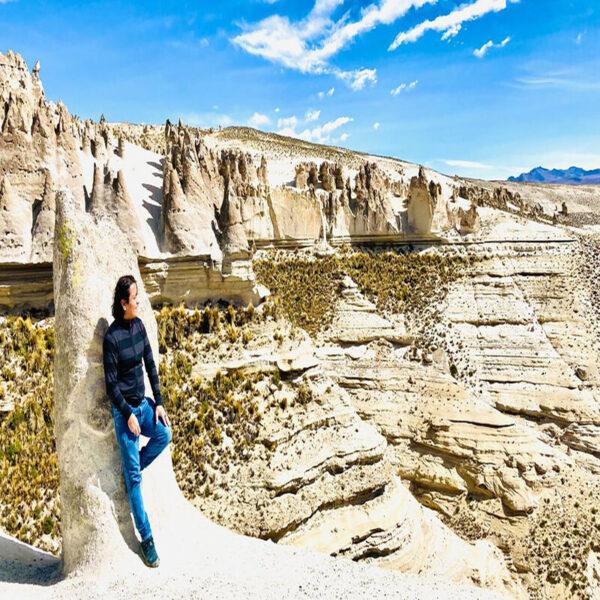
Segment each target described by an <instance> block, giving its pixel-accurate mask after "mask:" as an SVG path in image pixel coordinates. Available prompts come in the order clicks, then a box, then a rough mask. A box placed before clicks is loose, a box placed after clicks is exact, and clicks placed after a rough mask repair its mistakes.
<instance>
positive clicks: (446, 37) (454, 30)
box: [442, 23, 462, 41]
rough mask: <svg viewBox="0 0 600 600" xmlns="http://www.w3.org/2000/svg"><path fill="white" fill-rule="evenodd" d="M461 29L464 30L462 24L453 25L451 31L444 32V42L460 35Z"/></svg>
mask: <svg viewBox="0 0 600 600" xmlns="http://www.w3.org/2000/svg"><path fill="white" fill-rule="evenodd" d="M461 29H462V25H461V24H460V23H456V25H452V27H450V28H449V29H446V31H444V34H443V35H442V40H443V41H446V40H451V39H452V38H453V37H456V36H457V35H458V34H459V33H460V30H461Z"/></svg>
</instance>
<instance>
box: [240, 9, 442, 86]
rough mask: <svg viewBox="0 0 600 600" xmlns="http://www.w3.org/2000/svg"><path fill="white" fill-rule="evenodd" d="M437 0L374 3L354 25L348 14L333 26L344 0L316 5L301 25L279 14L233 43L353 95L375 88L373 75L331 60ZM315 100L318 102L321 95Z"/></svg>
mask: <svg viewBox="0 0 600 600" xmlns="http://www.w3.org/2000/svg"><path fill="white" fill-rule="evenodd" d="M437 1H438V0H378V2H373V3H372V4H369V5H368V6H366V7H364V8H363V9H362V10H361V11H360V17H359V18H358V19H357V20H354V21H351V20H349V16H348V15H349V13H348V12H346V13H345V14H344V15H343V16H341V17H340V18H338V19H337V20H336V19H334V18H333V15H334V13H335V11H336V10H337V9H338V8H339V7H340V6H341V5H342V4H343V3H344V0H316V1H315V3H314V5H313V8H312V10H311V11H310V12H309V13H308V14H307V15H306V16H305V17H304V18H303V19H300V20H299V21H295V22H292V21H290V19H289V18H288V17H287V16H281V15H278V14H275V15H272V16H270V17H267V18H265V19H263V20H261V21H258V22H257V23H253V24H250V25H244V26H243V31H242V33H240V34H239V35H237V36H235V37H234V38H232V40H231V41H232V42H233V43H234V44H236V45H237V46H239V47H241V48H242V49H243V50H245V51H246V52H248V53H250V54H254V55H255V56H261V57H262V58H265V59H266V60H269V61H271V62H274V63H277V64H280V65H283V66H284V67H287V68H289V69H294V70H297V71H300V72H302V73H311V74H331V75H334V76H335V77H337V78H339V79H341V80H342V81H344V82H345V83H346V84H347V85H349V86H350V87H351V89H353V90H361V89H363V88H364V87H365V86H366V85H367V84H371V85H374V84H375V83H376V82H377V78H376V70H375V69H367V68H360V69H354V70H349V71H344V70H342V69H340V68H338V67H336V66H334V65H331V64H330V60H331V59H332V58H333V57H334V56H335V55H336V54H337V53H338V52H340V51H341V50H342V49H343V48H345V47H347V46H348V45H349V44H351V43H352V42H353V40H354V39H355V38H356V37H357V36H359V35H361V34H363V33H366V32H368V31H371V30H372V29H374V28H375V27H377V26H379V25H389V24H391V23H393V22H394V21H396V20H397V19H398V18H400V17H402V16H404V15H405V14H406V13H407V12H408V11H409V10H410V9H411V8H420V7H421V6H423V5H424V4H435V3H436V2H437ZM319 97H322V96H321V95H320V96H319Z"/></svg>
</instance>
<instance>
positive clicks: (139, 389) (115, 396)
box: [102, 317, 162, 420]
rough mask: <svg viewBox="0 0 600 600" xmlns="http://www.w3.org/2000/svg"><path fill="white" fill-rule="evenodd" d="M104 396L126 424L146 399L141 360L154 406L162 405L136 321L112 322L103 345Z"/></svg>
mask: <svg viewBox="0 0 600 600" xmlns="http://www.w3.org/2000/svg"><path fill="white" fill-rule="evenodd" d="M102 350H103V360H104V377H105V380H106V393H107V394H108V397H109V398H110V400H111V402H112V403H113V405H114V406H115V408H117V409H118V410H119V411H120V412H121V414H122V415H123V416H124V417H125V420H128V419H129V416H130V415H131V413H132V410H131V407H132V406H139V405H140V403H141V402H142V400H143V399H144V396H145V387H144V372H143V371H142V358H143V359H144V364H145V365H146V372H147V373H148V379H149V380H150V385H151V386H152V394H153V396H154V401H155V402H156V404H157V405H158V404H162V399H161V397H160V389H159V386H158V373H157V372H156V365H155V364H154V358H153V356H152V348H151V347H150V342H149V341H148V335H147V334H146V328H145V327H144V324H143V323H142V320H141V319H140V318H138V317H135V318H134V319H129V320H126V319H119V320H116V321H113V322H112V323H111V325H110V327H109V328H108V331H107V332H106V334H105V336H104V343H103V345H102Z"/></svg>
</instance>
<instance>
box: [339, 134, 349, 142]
mask: <svg viewBox="0 0 600 600" xmlns="http://www.w3.org/2000/svg"><path fill="white" fill-rule="evenodd" d="M349 137H350V134H349V133H342V135H340V141H341V142H345V141H346V140H347V139H348V138H349Z"/></svg>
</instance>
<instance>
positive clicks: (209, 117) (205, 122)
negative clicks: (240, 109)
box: [173, 112, 234, 128]
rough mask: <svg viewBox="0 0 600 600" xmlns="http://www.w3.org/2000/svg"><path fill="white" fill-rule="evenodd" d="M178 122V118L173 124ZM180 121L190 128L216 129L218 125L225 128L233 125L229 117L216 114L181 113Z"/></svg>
mask: <svg viewBox="0 0 600 600" xmlns="http://www.w3.org/2000/svg"><path fill="white" fill-rule="evenodd" d="M178 120H179V117H178V118H177V119H175V120H174V121H173V122H174V123H176V122H177V121H178ZM181 120H182V121H183V122H184V123H185V124H186V125H190V126H191V127H203V128H208V127H217V126H219V125H223V127H227V126H229V125H233V122H234V121H233V119H232V117H231V116H229V115H227V114H223V113H218V112H203V113H195V112H191V113H183V114H182V115H181Z"/></svg>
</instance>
